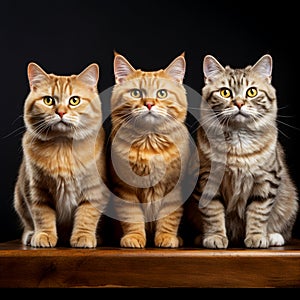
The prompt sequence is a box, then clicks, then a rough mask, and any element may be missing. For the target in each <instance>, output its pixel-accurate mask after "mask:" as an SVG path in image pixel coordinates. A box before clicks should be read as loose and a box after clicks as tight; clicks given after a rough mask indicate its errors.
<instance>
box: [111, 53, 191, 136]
mask: <svg viewBox="0 0 300 300" xmlns="http://www.w3.org/2000/svg"><path fill="white" fill-rule="evenodd" d="M185 66H186V63H185V58H184V54H182V55H180V56H178V57H176V58H175V59H174V60H173V61H172V62H171V63H170V64H169V65H168V66H167V67H166V68H165V69H160V70H158V71H143V70H140V69H135V68H134V67H133V66H132V65H131V64H130V63H129V62H128V61H127V59H126V58H125V57H124V56H122V55H120V54H118V53H115V58H114V74H115V83H116V84H115V86H114V89H113V92H112V97H111V107H112V122H113V125H115V126H120V125H121V124H124V122H127V124H128V126H130V124H134V127H135V128H138V130H139V129H148V130H158V129H161V130H165V131H168V130H172V126H174V124H175V123H176V122H177V123H178V122H180V123H183V122H184V121H185V118H186V114H187V99H186V91H185V88H184V86H183V84H182V82H183V78H184V75H185ZM131 121H132V122H131Z"/></svg>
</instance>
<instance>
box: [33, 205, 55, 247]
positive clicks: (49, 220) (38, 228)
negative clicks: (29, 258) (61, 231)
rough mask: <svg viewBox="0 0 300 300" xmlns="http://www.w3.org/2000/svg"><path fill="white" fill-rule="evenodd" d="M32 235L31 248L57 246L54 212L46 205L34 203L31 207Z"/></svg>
mask: <svg viewBox="0 0 300 300" xmlns="http://www.w3.org/2000/svg"><path fill="white" fill-rule="evenodd" d="M31 212H32V218H33V222H34V233H33V234H32V236H31V240H30V245H31V246H32V247H43V248H47V247H55V246H56V244H57V232H56V212H55V210H53V209H52V208H51V207H49V206H48V205H45V204H43V203H36V204H34V205H32V210H31Z"/></svg>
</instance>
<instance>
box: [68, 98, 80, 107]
mask: <svg viewBox="0 0 300 300" xmlns="http://www.w3.org/2000/svg"><path fill="white" fill-rule="evenodd" d="M79 103H80V98H79V97H78V96H74V97H71V98H70V100H69V104H70V105H72V106H76V105H78V104H79Z"/></svg>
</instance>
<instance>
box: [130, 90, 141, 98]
mask: <svg viewBox="0 0 300 300" xmlns="http://www.w3.org/2000/svg"><path fill="white" fill-rule="evenodd" d="M130 95H131V97H133V98H142V92H141V90H139V89H133V90H131V91H130Z"/></svg>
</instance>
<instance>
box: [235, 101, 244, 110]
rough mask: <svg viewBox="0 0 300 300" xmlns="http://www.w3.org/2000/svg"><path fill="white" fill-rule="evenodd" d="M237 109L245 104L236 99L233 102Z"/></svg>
mask: <svg viewBox="0 0 300 300" xmlns="http://www.w3.org/2000/svg"><path fill="white" fill-rule="evenodd" d="M234 104H235V105H236V106H237V107H238V108H239V109H241V107H242V106H243V105H244V104H245V103H244V101H242V100H236V101H235V103H234Z"/></svg>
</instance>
